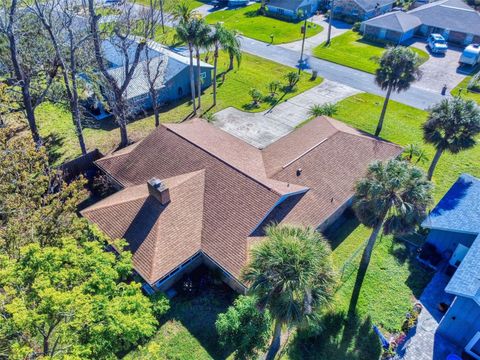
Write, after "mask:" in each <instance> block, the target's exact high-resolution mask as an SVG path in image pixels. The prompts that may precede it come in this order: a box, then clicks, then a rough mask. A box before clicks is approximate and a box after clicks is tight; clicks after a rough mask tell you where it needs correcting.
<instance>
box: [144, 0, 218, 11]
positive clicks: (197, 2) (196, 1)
mask: <svg viewBox="0 0 480 360" xmlns="http://www.w3.org/2000/svg"><path fill="white" fill-rule="evenodd" d="M175 1H177V0H172V1H169V0H167V1H165V2H164V4H165V5H164V6H165V7H166V8H168V7H169V6H170V5H171V4H172V3H173V2H175ZM187 1H188V3H189V4H190V8H191V9H196V8H198V7H200V6H202V5H204V4H207V3H208V1H207V0H205V1H201V0H187ZM135 3H137V4H140V5H144V6H150V0H135Z"/></svg>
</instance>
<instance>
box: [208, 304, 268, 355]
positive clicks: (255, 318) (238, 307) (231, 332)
mask: <svg viewBox="0 0 480 360" xmlns="http://www.w3.org/2000/svg"><path fill="white" fill-rule="evenodd" d="M256 303H257V299H256V298H255V297H253V296H239V297H238V298H237V299H236V300H235V302H234V304H233V306H230V307H229V308H228V310H227V312H225V313H223V314H220V315H218V318H217V321H216V322H215V326H216V328H217V332H218V335H219V338H220V343H221V344H222V345H223V346H225V345H227V344H228V346H232V347H233V348H235V349H236V353H235V358H236V359H251V358H254V357H255V355H256V353H257V352H258V351H263V350H265V348H266V346H267V342H268V339H269V338H270V325H271V318H270V314H269V313H268V311H263V312H261V311H259V310H258V309H257V306H256Z"/></svg>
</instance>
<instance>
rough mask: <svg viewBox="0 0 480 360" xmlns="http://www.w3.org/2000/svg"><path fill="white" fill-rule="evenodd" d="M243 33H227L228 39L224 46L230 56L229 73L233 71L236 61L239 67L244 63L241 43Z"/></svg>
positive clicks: (234, 31)
mask: <svg viewBox="0 0 480 360" xmlns="http://www.w3.org/2000/svg"><path fill="white" fill-rule="evenodd" d="M240 35H241V33H240V32H239V31H238V30H228V29H227V31H226V36H227V39H226V41H225V43H224V45H223V46H222V48H223V50H225V51H226V52H227V54H228V58H229V65H228V71H231V70H233V63H234V60H236V61H237V66H240V63H241V61H242V44H241V42H240Z"/></svg>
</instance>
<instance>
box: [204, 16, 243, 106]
mask: <svg viewBox="0 0 480 360" xmlns="http://www.w3.org/2000/svg"><path fill="white" fill-rule="evenodd" d="M236 40H237V33H236V32H235V31H234V30H228V29H227V28H226V27H225V26H223V24H221V23H217V24H215V26H214V28H213V31H212V32H211V33H210V38H209V39H208V46H209V47H213V106H215V105H217V71H218V56H219V51H220V49H223V50H226V49H228V48H230V46H229V45H230V44H232V43H234V44H235V43H236ZM232 53H233V57H235V56H236V54H237V52H236V51H233V52H232ZM241 57H242V54H241V52H239V54H238V56H237V62H238V64H240V61H241Z"/></svg>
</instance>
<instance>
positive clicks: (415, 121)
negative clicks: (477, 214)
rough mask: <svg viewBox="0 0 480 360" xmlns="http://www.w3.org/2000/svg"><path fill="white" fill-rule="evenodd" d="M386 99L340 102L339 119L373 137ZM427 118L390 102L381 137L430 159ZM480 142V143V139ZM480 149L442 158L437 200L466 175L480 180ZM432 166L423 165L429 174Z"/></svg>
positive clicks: (360, 97) (437, 174) (361, 97)
mask: <svg viewBox="0 0 480 360" xmlns="http://www.w3.org/2000/svg"><path fill="white" fill-rule="evenodd" d="M382 104H383V98H381V97H379V96H375V95H371V94H359V95H355V96H352V97H350V98H347V99H345V100H343V101H341V102H339V111H338V114H337V115H336V116H335V117H336V118H338V119H339V120H342V121H343V122H345V123H347V124H349V125H352V126H354V127H356V128H359V129H361V130H364V131H366V132H368V133H370V134H373V133H374V131H375V128H376V126H377V121H378V117H379V116H380V112H381V107H382ZM426 118H427V112H425V111H422V110H418V109H415V108H411V107H409V106H406V105H403V104H400V103H397V102H395V101H390V103H389V105H388V110H387V114H386V118H385V123H384V126H383V130H382V133H381V136H382V137H383V138H385V139H387V140H389V141H392V142H394V143H397V144H399V145H402V146H406V145H408V144H417V145H420V146H421V147H422V148H424V149H425V150H426V152H427V155H428V157H429V159H430V160H431V159H432V158H433V154H434V149H433V147H432V146H431V145H424V143H423V139H422V130H421V128H420V126H421V124H422V123H423V122H424V121H425V119H426ZM478 140H479V141H480V139H478ZM478 159H480V145H477V146H476V147H475V148H473V149H470V150H467V151H464V152H461V153H459V154H457V155H452V154H449V153H445V154H443V155H442V157H441V158H440V161H439V163H438V165H437V169H436V171H435V174H434V176H433V181H434V183H435V198H436V200H439V199H440V197H441V196H443V194H445V192H446V191H447V190H448V189H449V188H450V186H451V185H452V184H453V183H454V181H455V180H456V179H457V177H458V176H459V175H460V174H461V173H464V172H467V173H470V174H472V175H473V176H476V177H480V165H479V162H478ZM429 165H430V163H426V164H421V166H422V167H423V168H424V169H425V170H426V169H427V168H428V166H429Z"/></svg>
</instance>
